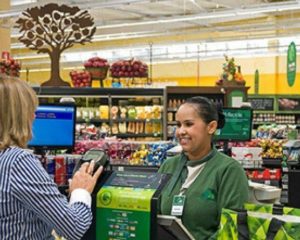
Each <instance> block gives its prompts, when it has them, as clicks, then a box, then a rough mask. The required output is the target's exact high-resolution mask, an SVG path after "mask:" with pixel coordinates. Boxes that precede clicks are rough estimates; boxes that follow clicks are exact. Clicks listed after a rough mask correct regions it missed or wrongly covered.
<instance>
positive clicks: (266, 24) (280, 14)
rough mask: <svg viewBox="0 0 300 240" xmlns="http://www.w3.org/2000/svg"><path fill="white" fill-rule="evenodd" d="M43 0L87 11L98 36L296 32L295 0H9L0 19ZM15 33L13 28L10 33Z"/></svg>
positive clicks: (299, 11)
mask: <svg viewBox="0 0 300 240" xmlns="http://www.w3.org/2000/svg"><path fill="white" fill-rule="evenodd" d="M48 2H57V3H59V4H63V3H64V4H68V5H77V6H79V7H80V8H81V9H88V10H89V12H90V14H91V15H92V16H93V17H94V19H95V23H96V25H97V27H98V30H97V33H96V35H98V38H101V36H102V37H107V36H108V35H109V36H111V37H113V36H115V37H116V36H118V35H120V34H122V35H125V34H128V35H133V34H135V35H139V34H145V33H148V34H150V33H151V34H152V35H153V34H160V35H164V34H168V35H170V34H182V33H184V34H189V33H195V32H198V33H200V32H203V33H205V32H217V33H219V35H222V33H223V32H232V33H231V34H232V36H227V35H226V38H227V39H228V38H230V37H232V38H236V33H243V32H244V35H247V32H251V31H257V32H260V34H261V36H263V35H264V34H265V35H266V36H270V35H274V36H275V35H280V34H282V35H287V34H294V33H295V28H297V31H298V29H299V31H300V24H299V23H300V21H298V19H299V16H298V14H300V1H298V0H285V1H280V0H243V1H242V0H223V1H221V0H172V1H171V0H98V1H96V0H94V1H92V0H60V1H53V0H52V1H46V0H11V11H2V12H0V23H2V25H5V24H6V26H7V25H8V21H7V20H8V19H9V22H10V26H12V25H13V22H14V21H15V20H16V18H17V17H18V16H19V14H20V13H21V12H22V11H23V10H24V9H26V8H28V7H31V6H36V5H44V4H46V3H48ZM4 20H6V21H4ZM298 22H299V23H298ZM262 32H265V33H264V34H262ZM16 34H17V30H16V29H13V30H12V35H13V36H15V35H16ZM224 37H225V36H224ZM219 38H222V36H219Z"/></svg>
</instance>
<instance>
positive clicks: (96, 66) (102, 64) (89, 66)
mask: <svg viewBox="0 0 300 240" xmlns="http://www.w3.org/2000/svg"><path fill="white" fill-rule="evenodd" d="M84 67H85V69H86V70H87V71H88V72H90V74H91V77H92V79H100V80H101V79H105V78H106V75H107V71H108V69H109V63H108V61H107V60H106V59H104V58H100V57H92V58H90V59H88V60H87V61H86V62H85V63H84Z"/></svg>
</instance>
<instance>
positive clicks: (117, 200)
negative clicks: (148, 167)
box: [96, 172, 164, 240]
mask: <svg viewBox="0 0 300 240" xmlns="http://www.w3.org/2000/svg"><path fill="white" fill-rule="evenodd" d="M163 177H164V176H163V175H162V174H158V173H145V172H143V173H142V172H140V173H139V172H114V173H113V174H112V175H111V176H110V177H109V179H108V180H107V181H106V184H105V185H104V186H103V187H102V188H101V189H100V191H99V192H98V193H97V202H96V207H97V210H96V239H97V240H128V239H136V240H138V239H143V240H150V239H153V236H152V238H151V227H153V226H151V216H152V215H153V214H152V212H151V211H152V209H151V200H152V198H153V196H154V194H155V193H156V191H157V189H158V187H159V186H160V184H161V182H162V181H163ZM151 214H152V215H151ZM155 216H156V212H155Z"/></svg>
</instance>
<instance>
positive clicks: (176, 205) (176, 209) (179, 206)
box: [171, 195, 185, 216]
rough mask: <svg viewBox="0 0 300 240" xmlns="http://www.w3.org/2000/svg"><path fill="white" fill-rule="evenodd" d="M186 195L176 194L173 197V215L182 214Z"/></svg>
mask: <svg viewBox="0 0 300 240" xmlns="http://www.w3.org/2000/svg"><path fill="white" fill-rule="evenodd" d="M184 202H185V196H184V195H175V196H174V197H173V203H172V210H171V215H173V216H182V213H183V208H184Z"/></svg>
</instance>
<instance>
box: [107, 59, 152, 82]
mask: <svg viewBox="0 0 300 240" xmlns="http://www.w3.org/2000/svg"><path fill="white" fill-rule="evenodd" d="M110 75H111V76H112V77H115V78H118V77H125V78H126V77H148V66H147V65H146V64H145V63H143V62H141V61H140V60H134V59H131V60H119V61H117V62H115V63H113V64H112V65H111V68H110Z"/></svg>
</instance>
